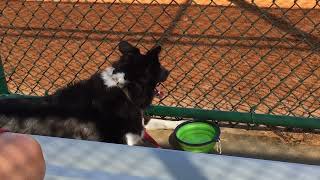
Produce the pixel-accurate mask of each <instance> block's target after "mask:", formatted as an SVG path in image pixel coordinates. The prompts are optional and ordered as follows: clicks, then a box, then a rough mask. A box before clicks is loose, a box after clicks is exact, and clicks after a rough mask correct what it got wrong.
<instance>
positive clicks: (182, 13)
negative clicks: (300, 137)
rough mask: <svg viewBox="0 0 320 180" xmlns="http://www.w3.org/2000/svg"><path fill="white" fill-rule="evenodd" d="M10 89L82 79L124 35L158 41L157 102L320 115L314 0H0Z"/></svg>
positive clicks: (31, 90) (32, 89) (34, 90)
mask: <svg viewBox="0 0 320 180" xmlns="http://www.w3.org/2000/svg"><path fill="white" fill-rule="evenodd" d="M0 13H1V14H0V34H1V38H0V40H1V41H0V55H1V57H2V61H3V62H2V63H3V66H4V71H5V75H6V80H7V83H8V87H9V90H10V92H12V93H19V94H28V95H44V94H47V93H48V94H50V93H52V92H53V91H55V90H56V89H57V88H59V87H62V86H64V85H66V84H67V83H69V82H72V81H76V80H80V79H85V78H88V77H89V76H90V75H92V74H93V73H95V72H96V71H98V70H99V69H103V68H105V67H106V66H108V65H109V64H110V62H112V61H114V60H116V59H117V57H118V56H119V53H118V50H117V44H118V42H119V41H120V40H123V39H125V40H128V41H130V42H132V43H134V44H136V45H137V46H139V47H142V48H144V49H147V48H150V47H151V46H153V45H154V43H158V44H161V45H162V46H163V52H162V54H161V61H162V62H163V64H164V65H165V66H166V67H167V68H168V69H170V71H171V76H170V78H169V79H168V81H167V82H166V83H164V84H163V88H164V89H165V90H166V93H167V96H166V97H165V98H164V99H163V100H161V101H159V100H155V102H154V104H161V105H166V106H180V107H181V106H182V107H197V108H204V109H218V110H227V111H239V112H249V111H252V110H255V112H257V113H269V114H281V115H291V116H304V117H320V54H319V50H320V48H319V47H320V16H319V14H320V3H319V1H318V0H300V1H299V0H298V1H285V0H273V1H271V0H268V1H262V0H256V1H255V0H251V1H245V0H230V1H228V0H203V1H202V0H184V1H183V0H123V1H121V0H105V1H103V0H87V1H84V0H74V1H63V0H61V1H58V0H56V1H49V0H48V1H32V0H29V1H13V0H12V1H1V2H0Z"/></svg>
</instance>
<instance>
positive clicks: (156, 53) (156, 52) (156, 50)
mask: <svg viewBox="0 0 320 180" xmlns="http://www.w3.org/2000/svg"><path fill="white" fill-rule="evenodd" d="M160 52H161V46H156V47H154V48H152V49H150V50H149V51H148V53H147V54H148V55H153V56H159V54H160Z"/></svg>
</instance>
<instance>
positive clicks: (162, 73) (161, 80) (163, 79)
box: [159, 68, 170, 82]
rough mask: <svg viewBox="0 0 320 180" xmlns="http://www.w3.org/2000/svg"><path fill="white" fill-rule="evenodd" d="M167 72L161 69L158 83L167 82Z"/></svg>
mask: <svg viewBox="0 0 320 180" xmlns="http://www.w3.org/2000/svg"><path fill="white" fill-rule="evenodd" d="M169 73H170V72H169V71H168V70H166V69H164V68H163V69H162V71H161V74H160V78H159V81H160V82H164V81H166V80H167V78H168V76H169Z"/></svg>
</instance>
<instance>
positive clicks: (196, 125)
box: [174, 121, 220, 153]
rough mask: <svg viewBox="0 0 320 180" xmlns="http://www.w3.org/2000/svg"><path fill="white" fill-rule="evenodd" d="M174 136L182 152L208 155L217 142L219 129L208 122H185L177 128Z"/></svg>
mask: <svg viewBox="0 0 320 180" xmlns="http://www.w3.org/2000/svg"><path fill="white" fill-rule="evenodd" d="M174 135H175V139H176V140H177V142H178V144H179V146H180V148H181V149H182V150H184V151H190V152H201V153H208V152H212V151H213V148H214V146H215V144H216V142H218V141H219V137H220V128H219V127H218V126H217V125H216V124H214V123H211V122H208V121H186V122H184V123H181V124H180V125H179V126H177V128H176V129H175V130H174Z"/></svg>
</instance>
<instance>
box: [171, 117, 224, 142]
mask: <svg viewBox="0 0 320 180" xmlns="http://www.w3.org/2000/svg"><path fill="white" fill-rule="evenodd" d="M195 122H201V123H207V124H209V125H211V126H212V127H213V128H214V129H215V130H216V132H217V134H216V136H215V137H214V138H212V140H211V141H208V142H205V143H201V144H191V143H188V142H185V141H182V140H181V139H179V138H178V137H177V132H178V130H179V129H180V128H181V127H182V126H184V125H186V124H190V123H195ZM174 137H175V139H176V140H177V141H178V142H179V143H182V144H185V145H188V146H194V147H196V146H204V145H208V144H211V143H213V142H218V140H219V137H220V127H219V126H218V125H217V124H216V123H213V122H209V121H203V120H189V121H186V122H183V123H181V124H179V125H178V126H177V127H176V128H175V129H174Z"/></svg>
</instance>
